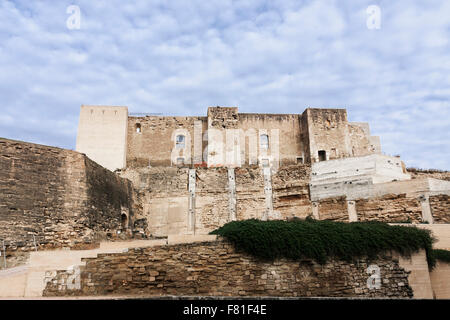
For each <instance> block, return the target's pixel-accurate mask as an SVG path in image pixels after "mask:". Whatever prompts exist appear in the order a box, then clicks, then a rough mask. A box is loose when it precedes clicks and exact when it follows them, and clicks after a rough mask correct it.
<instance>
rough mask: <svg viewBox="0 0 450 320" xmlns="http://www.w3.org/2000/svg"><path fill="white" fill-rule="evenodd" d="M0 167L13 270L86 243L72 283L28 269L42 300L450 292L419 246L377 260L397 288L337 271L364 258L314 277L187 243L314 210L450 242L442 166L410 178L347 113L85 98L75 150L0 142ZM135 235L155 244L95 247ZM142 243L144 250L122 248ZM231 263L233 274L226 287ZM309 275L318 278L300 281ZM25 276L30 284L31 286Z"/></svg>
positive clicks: (220, 247)
mask: <svg viewBox="0 0 450 320" xmlns="http://www.w3.org/2000/svg"><path fill="white" fill-rule="evenodd" d="M0 168H1V169H2V170H1V172H0V193H1V194H2V195H3V199H2V200H1V202H0V239H2V240H4V242H5V243H6V250H4V251H5V252H6V253H7V256H8V259H9V260H8V261H6V260H5V262H7V263H6V264H7V266H9V267H11V268H20V265H22V264H24V263H26V261H34V260H33V259H38V257H40V256H39V254H41V253H40V252H39V251H43V252H44V251H45V250H58V249H64V248H65V249H70V250H71V251H73V252H78V251H81V250H84V257H86V259H82V261H84V262H83V263H84V265H83V263H81V265H82V266H81V270H82V271H81V276H80V277H78V278H76V281H75V280H74V281H75V282H76V285H74V282H73V281H72V282H70V281H69V282H70V284H69V283H68V279H71V277H73V272H74V271H73V269H71V270H72V271H68V270H66V267H67V266H65V265H64V267H63V266H59V265H58V268H62V269H63V270H59V269H58V271H55V270H56V269H55V268H56V267H50V265H49V264H45V263H44V265H45V267H42V269H39V271H36V272H35V273H33V274H34V275H35V277H36V278H38V277H40V278H39V279H41V278H42V277H43V274H44V273H45V277H46V280H45V285H43V284H41V285H40V286H37V287H38V290H37V291H36V290H35V289H33V290H35V291H34V292H35V293H36V292H38V294H45V295H80V294H81V295H87V294H90V295H105V294H110V293H114V294H118V293H122V294H124V293H125V294H128V293H133V294H138V293H140V294H144V293H145V294H149V295H164V294H189V295H199V294H210V295H275V296H297V295H298V296H311V295H312V296H314V295H321V296H324V295H325V296H412V295H413V296H414V297H428V298H432V297H433V296H434V297H437V298H445V297H447V298H448V297H450V285H448V282H449V281H447V282H445V281H443V279H450V266H448V265H446V264H442V265H440V266H439V267H438V268H436V270H434V271H433V272H431V273H429V271H428V269H427V267H426V262H425V263H424V255H423V252H422V253H421V254H419V255H417V256H414V257H412V258H411V259H410V260H407V259H403V258H402V257H399V258H393V259H389V258H388V259H387V260H383V261H380V262H379V263H380V265H381V266H383V270H384V272H386V273H387V274H391V273H393V272H394V271H395V272H394V273H395V274H397V275H399V276H398V279H397V280H394V282H395V289H393V287H391V288H390V289H387V288H385V287H384V288H383V289H382V290H381V291H379V292H370V291H367V288H363V287H361V285H360V284H355V283H356V282H355V281H356V280H352V281H353V282H352V281H350V282H351V283H350V284H347V283H348V281H347V280H348V279H347V278H346V279H347V280H345V281H344V280H342V278H339V277H340V276H339V274H344V275H345V274H347V275H349V272H350V271H351V273H353V274H358V277H359V278H361V279H362V278H364V273H365V271H364V270H365V269H361V268H359V267H358V266H354V265H348V264H345V263H341V262H334V265H333V266H334V267H333V266H331V267H330V266H328V267H327V268H325V269H323V268H322V269H320V270H321V271H317V270H316V269H317V267H316V266H314V267H312V268H313V269H311V270H313V271H314V272H313V271H311V270H310V268H311V267H310V266H304V267H302V266H301V267H300V269H299V267H298V265H297V264H295V263H291V262H283V263H282V266H281V267H280V263H278V262H275V263H274V264H260V263H258V262H257V261H254V260H252V259H251V258H249V257H245V256H244V257H243V256H242V255H241V254H239V253H235V252H234V251H233V250H232V249H231V248H230V247H229V245H228V244H226V243H222V242H220V241H219V242H217V241H212V242H194V243H191V244H182V243H185V242H192V241H206V240H208V241H210V240H211V239H212V238H211V237H212V236H209V235H208V233H209V232H210V231H212V230H214V229H216V228H218V227H220V226H222V225H224V224H225V223H227V222H229V221H233V220H244V219H250V218H256V219H262V220H271V219H292V218H294V217H297V218H306V217H308V216H312V217H314V218H315V219H320V220H325V219H326V220H334V221H343V222H352V221H383V222H387V223H408V224H409V225H416V226H418V227H421V228H428V229H431V230H432V231H433V233H434V235H435V236H436V237H437V239H438V243H437V245H438V247H439V248H446V249H450V225H449V223H450V198H449V195H450V173H449V172H438V171H435V172H421V171H417V170H416V171H414V172H408V170H407V169H406V166H405V164H404V163H403V161H402V160H401V159H400V158H399V157H398V156H389V155H385V154H383V153H382V150H381V144H380V138H379V137H375V136H371V135H370V130H369V125H368V124H367V123H360V122H349V121H348V120H347V112H346V110H345V109H313V108H307V109H306V110H305V111H304V112H303V113H302V114H249V113H239V112H238V108H235V107H210V108H208V111H207V116H205V117H201V116H199V117H169V116H156V115H133V114H128V109H127V107H113V106H88V105H83V106H81V111H80V119H79V127H78V135H77V141H76V151H71V150H64V149H59V148H54V147H48V146H41V145H36V144H30V143H26V142H20V141H13V140H8V139H0ZM129 239H135V240H133V241H137V240H136V239H142V240H140V241H156V242H157V243H158V244H157V247H155V248H153V247H152V248H146V249H142V248H140V249H130V251H127V252H125V253H118V252H121V251H120V250H119V249H117V250H119V251H101V249H102V248H103V246H105V243H106V246H107V244H108V243H116V245H117V248H119V243H121V241H127V240H128V241H130V240H129ZM195 239H197V240H195ZM158 241H159V242H158ZM161 241H162V242H161ZM156 242H155V243H156ZM146 243H147V242H146ZM162 244H163V245H162ZM164 244H165V246H164ZM167 244H169V245H167ZM171 244H172V245H171ZM161 245H162V246H161ZM136 246H138V247H142V246H143V245H136V244H135V243H134V242H130V243H129V244H128V246H127V247H126V248H131V247H136ZM99 248H100V249H99ZM77 250H78V251H77ZM95 250H97V251H95ZM99 250H100V251H99ZM30 252H31V253H30ZM89 252H92V255H90V253H89ZM105 252H110V253H107V254H105ZM111 252H116V253H111ZM42 254H44V253H42ZM97 254H98V255H97ZM205 254H209V255H210V259H209V260H208V261H209V262H208V263H206V262H205V261H203V260H204V256H205ZM30 255H31V256H30ZM183 255H187V256H188V258H180V257H181V256H183ZM89 257H91V258H89ZM158 257H159V258H158ZM144 258H145V259H144ZM27 259H28V260H27ZM155 259H156V260H155ZM186 259H187V260H186ZM165 260H168V261H171V262H170V265H171V268H172V269H173V270H177V271H176V272H175V271H173V272H171V271H169V269H167V268H166V267H165V264H164V261H165ZM136 261H137V262H136ZM148 261H152V262H151V263H150V264H149V262H148ZM173 261H175V262H173ZM189 261H190V262H189ZM212 261H214V263H213V262H212ZM8 263H9V265H8ZM46 263H47V262H46ZM77 263H78V264H80V262H77ZM230 263H235V264H236V265H235V266H234V267H232V268H233V270H235V269H236V270H235V271H236V273H235V274H233V276H230V277H231V278H230V279H228V280H227V281H225V282H227V283H222V282H223V281H220V278H221V277H220V275H222V276H223V277H225V278H227V277H228V275H227V272H226V270H227V268H225V267H224V266H225V265H226V266H229V265H230ZM364 263H366V262H363V264H364ZM197 264H199V265H202V266H204V265H205V264H210V265H211V266H214V268H215V269H214V270H210V268H209V269H208V267H207V268H206V269H207V271H204V272H203V271H202V272H200V271H198V270H199V269H196V268H193V267H192V265H197ZM25 265H26V264H25ZM55 266H56V265H55ZM52 268H53V269H52ZM136 268H137V269H136ZM152 268H154V269H152ZM192 268H193V269H192ZM305 268H306V269H305ZM330 268H331V269H330ZM333 268H335V269H336V270H335V271H332V270H333ZM358 268H359V269H358ZM100 269H102V270H104V271H95V270H100ZM172 269H171V270H172ZM191 269H192V270H191ZM200 269H201V268H200ZM7 270H8V269H7ZM7 270H6V271H7ZM36 270H37V269H36ZM77 270H79V269H77ZM137 270H140V271H137ZM193 270H194V271H193ZM195 270H197V271H195ZM201 270H204V269H201ZM286 270H290V271H289V272H287V273H286ZM305 270H306V271H307V272H313V274H315V275H316V277H312V278H310V277H309V278H308V279H309V280H308V281H306V280H305V282H301V281H300V284H299V280H296V279H298V278H299V277H301V276H300V274H304V272H306V271H305ZM324 270H328V271H326V272H325V271H324ZM330 270H331V271H330ZM392 270H394V271H392ZM44 271H45V272H44ZM48 272H50V273H49V274H47V273H48ZM96 272H99V273H100V274H96ZM405 272H406V273H405ZM222 273H223V274H222ZM297 273H298V275H296V276H295V277H294V278H295V279H293V278H292V276H293V275H295V274H297ZM408 273H409V276H408ZM30 274H31V273H29V274H28V275H27V277H26V279H28V280H23V281H25V283H28V284H25V285H24V286H25V289H24V290H25V292H27V291H30V290H31V291H33V290H32V289H30V288H29V287H30V284H29V279H30V277H31V276H30ZM117 274H120V275H119V276H118V275H117ZM276 274H278V276H276ZM38 275H39V276H38ZM322 276H323V277H325V278H326V279H328V280H323V277H322ZM390 276H391V275H390ZM1 277H2V275H1V273H0V278H1ZM17 277H19V276H17ZM108 277H109V278H108ZM255 277H256V278H255ZM336 277H338V278H339V279H338V280H336V279H337V278H336ZM349 277H350V278H351V277H352V276H351V275H349ZM392 277H394V278H395V276H394V275H392ZM105 278H108V279H110V280H109V282H108V284H106V283H105V281H106V280H104V279H105ZM359 278H358V279H359ZM102 279H103V280H102ZM136 279H138V280H136ZM168 279H169V280H168ZM170 279H172V280H170ZM174 279H175V280H174ZM180 279H184V280H183V281H181V280H180ZM199 279H200V280H202V281H200V280H199ZM305 279H306V278H305ZM351 279H354V277H353V278H351ZM341 280H342V281H343V282H342V281H341ZM11 281H12V280H11ZM36 281H37V280H36ZM39 281H40V280H39ZM171 281H172V282H171ZM324 281H325V282H327V281H328V282H327V285H324ZM405 281H406V282H408V281H409V285H410V286H411V287H412V291H411V292H413V293H411V292H409V291H408V290H410V289H407V288H409V287H408V286H407V285H404V283H405ZM0 282H1V281H0ZM242 282H244V284H245V285H238V286H235V285H232V284H233V283H242ZM4 283H6V282H4ZM124 283H126V285H125V284H124ZM170 283H171V285H170ZM186 283H188V284H186ZM199 283H201V284H199ZM291 283H293V284H291ZM295 283H296V284H295ZM343 283H346V285H344V284H343ZM358 283H360V282H358ZM324 286H325V287H326V288H327V289H323V290H322V291H321V290H315V289H311V287H317V288H318V287H321V288H322V287H324ZM27 288H28V289H27ZM143 288H145V289H143ZM324 290H325V291H324ZM405 290H406V291H405ZM31 291H30V292H31ZM1 292H2V288H1V285H0V296H1Z"/></svg>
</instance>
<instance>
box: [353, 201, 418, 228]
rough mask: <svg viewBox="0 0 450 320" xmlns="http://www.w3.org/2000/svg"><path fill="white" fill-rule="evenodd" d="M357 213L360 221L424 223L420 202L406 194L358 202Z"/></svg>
mask: <svg viewBox="0 0 450 320" xmlns="http://www.w3.org/2000/svg"><path fill="white" fill-rule="evenodd" d="M356 212H357V213H358V220H359V221H381V222H411V223H421V222H423V220H422V208H421V206H420V202H419V200H417V199H416V198H413V197H407V196H406V194H398V195H397V194H388V195H384V196H382V197H379V198H374V199H359V200H356Z"/></svg>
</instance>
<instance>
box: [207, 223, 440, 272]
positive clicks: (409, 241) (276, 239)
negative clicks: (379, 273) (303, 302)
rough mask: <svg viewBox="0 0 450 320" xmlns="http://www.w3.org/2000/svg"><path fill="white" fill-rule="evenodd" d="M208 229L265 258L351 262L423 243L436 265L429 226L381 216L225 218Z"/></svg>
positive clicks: (405, 252) (403, 251)
mask: <svg viewBox="0 0 450 320" xmlns="http://www.w3.org/2000/svg"><path fill="white" fill-rule="evenodd" d="M211 234H216V235H220V236H223V237H224V238H226V239H227V240H229V241H230V242H232V243H233V244H234V246H235V247H236V248H237V249H239V250H243V251H244V252H246V253H248V254H250V255H253V256H255V257H257V258H260V259H262V260H269V261H273V260H275V259H277V258H287V259H293V260H299V259H313V260H315V261H316V262H318V263H320V264H324V263H326V261H327V259H328V258H337V259H340V260H344V261H349V262H350V261H352V260H353V259H355V258H360V257H365V256H366V257H368V258H369V259H375V258H376V257H377V256H378V255H379V254H381V253H383V252H386V251H389V250H393V251H396V252H399V253H400V254H402V255H404V256H409V255H410V254H411V253H413V252H416V251H418V250H420V249H425V251H426V254H427V261H428V265H429V266H430V268H433V267H434V265H435V258H434V256H433V254H432V244H433V242H434V238H433V237H432V236H431V233H430V231H429V230H424V229H418V228H415V227H405V226H391V225H388V224H386V223H382V222H351V223H345V222H334V221H326V220H321V221H318V220H314V219H312V218H307V219H305V220H300V219H294V220H290V221H282V220H272V221H261V220H256V219H250V220H243V221H233V222H229V223H227V224H225V225H224V226H222V227H221V228H219V229H216V230H214V231H212V232H211Z"/></svg>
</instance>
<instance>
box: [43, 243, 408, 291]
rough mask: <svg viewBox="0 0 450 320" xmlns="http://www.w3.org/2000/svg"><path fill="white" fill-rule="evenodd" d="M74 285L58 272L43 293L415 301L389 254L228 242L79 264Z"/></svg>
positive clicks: (68, 275) (150, 250)
mask: <svg viewBox="0 0 450 320" xmlns="http://www.w3.org/2000/svg"><path fill="white" fill-rule="evenodd" d="M83 260H84V261H85V262H86V265H85V266H81V268H80V278H79V282H77V283H75V282H74V281H73V279H74V278H73V277H72V273H70V272H67V271H58V272H57V275H56V277H55V278H53V279H51V280H50V281H49V282H48V283H47V286H46V289H45V290H44V295H45V296H67V295H108V294H113V295H137V296H139V295H145V296H160V295H191V296H199V295H202V296H209V295H211V296H280V297H314V296H316V297H319V296H328V297H330V296H331V297H333V296H338V297H385V298H387V297H389V298H393V297H403V298H410V297H412V296H413V292H412V289H411V287H410V286H409V284H408V274H409V272H407V271H405V270H404V269H403V268H401V267H400V266H399V262H398V258H396V257H394V256H392V255H386V256H385V257H379V258H377V259H376V260H375V261H369V260H368V259H366V258H362V259H358V260H356V261H354V262H352V263H349V262H344V261H339V260H330V261H328V262H327V263H326V264H325V265H318V264H317V263H315V262H313V261H311V260H303V261H289V260H277V261H274V262H264V261H259V260H257V259H255V258H253V257H251V256H249V255H247V254H244V253H241V252H236V250H235V249H234V247H233V246H232V245H231V244H229V243H228V242H225V241H214V242H203V243H195V244H180V245H173V246H161V247H151V248H139V249H131V250H129V251H128V252H126V253H119V254H100V255H98V257H97V258H87V259H83ZM372 263H375V264H376V265H377V266H378V267H379V268H380V274H381V277H382V279H383V281H382V283H380V287H379V288H378V289H377V288H373V289H369V286H368V285H367V283H368V281H371V280H370V279H369V277H370V274H369V273H368V267H369V265H371V264H372Z"/></svg>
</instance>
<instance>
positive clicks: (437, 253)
mask: <svg viewBox="0 0 450 320" xmlns="http://www.w3.org/2000/svg"><path fill="white" fill-rule="evenodd" d="M433 256H434V258H435V259H436V260H439V261H443V262H448V263H450V251H449V250H442V249H434V250H433Z"/></svg>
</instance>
